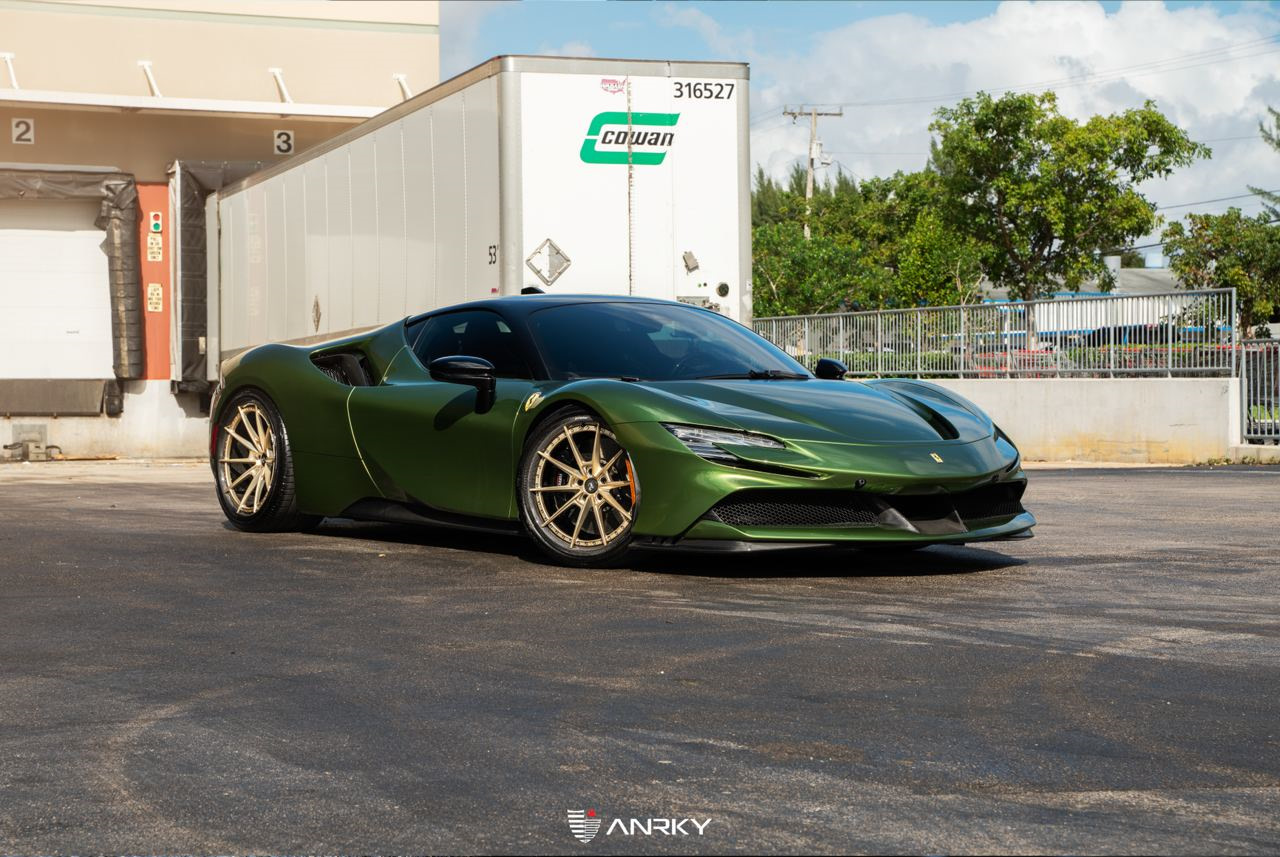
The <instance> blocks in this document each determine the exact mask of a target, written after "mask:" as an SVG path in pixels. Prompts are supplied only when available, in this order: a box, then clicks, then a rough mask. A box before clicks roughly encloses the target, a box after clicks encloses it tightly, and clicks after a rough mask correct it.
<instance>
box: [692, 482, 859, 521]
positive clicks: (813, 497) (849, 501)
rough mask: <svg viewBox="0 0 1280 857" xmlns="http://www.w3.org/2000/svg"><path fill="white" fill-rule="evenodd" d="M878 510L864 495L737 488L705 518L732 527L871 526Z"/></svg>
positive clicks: (840, 492)
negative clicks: (738, 489) (737, 489)
mask: <svg viewBox="0 0 1280 857" xmlns="http://www.w3.org/2000/svg"><path fill="white" fill-rule="evenodd" d="M878 514H879V509H878V507H877V506H876V503H875V500H874V499H873V498H871V497H870V496H868V495H866V494H854V493H851V492H843V491H771V490H749V491H739V492H737V493H736V494H731V495H730V496H728V497H726V498H725V499H723V500H721V501H720V502H719V503H717V504H716V505H715V507H714V508H713V509H712V510H711V511H710V512H709V513H708V517H710V518H712V519H714V520H717V521H723V522H724V523H726V524H729V525H730V526H733V527H874V526H875V525H876V522H877V515H878Z"/></svg>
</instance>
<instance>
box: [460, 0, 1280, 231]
mask: <svg viewBox="0 0 1280 857" xmlns="http://www.w3.org/2000/svg"><path fill="white" fill-rule="evenodd" d="M440 32H441V73H442V76H443V77H449V76H452V75H454V74H457V73H459V72H461V71H464V70H466V69H467V68H469V67H471V66H473V65H475V64H477V63H479V62H482V61H483V60H485V59H487V58H489V57H491V56H495V55H498V54H504V53H526V54H561V55H579V56H597V57H626V58H642V59H702V60H737V61H744V62H748V63H750V65H751V112H752V117H753V119H752V135H751V155H752V160H753V161H754V162H756V163H758V164H760V165H761V166H763V167H764V168H765V169H766V170H767V171H768V172H770V173H772V174H774V175H777V176H781V175H784V174H785V173H786V172H787V171H788V170H789V169H790V168H791V166H792V165H793V164H795V163H797V162H801V161H802V160H803V158H804V154H805V152H806V150H807V143H808V140H807V133H806V130H807V129H805V128H801V127H798V126H794V125H793V124H792V123H791V122H790V121H788V120H787V119H786V117H785V116H782V115H781V114H782V108H783V107H784V106H786V105H791V104H799V103H820V104H835V103H844V104H849V105H851V106H849V107H847V108H846V110H845V116H844V117H843V118H841V119H833V120H824V121H823V122H822V125H821V128H820V132H821V136H822V138H823V141H824V144H825V148H826V151H827V152H829V153H831V154H832V155H833V157H835V159H836V161H837V164H838V166H839V167H840V168H842V169H844V170H845V171H847V172H851V173H853V174H854V175H855V176H858V177H866V176H871V175H888V174H891V173H893V172H894V171H895V170H914V169H919V168H920V167H922V166H923V165H924V161H925V153H926V152H927V151H928V148H929V133H928V125H929V122H930V120H931V118H932V112H933V111H934V110H935V109H937V108H938V107H939V106H943V105H945V104H947V103H952V102H954V101H955V100H956V99H955V98H954V97H948V96H950V95H951V94H953V93H964V92H972V91H975V90H978V89H982V90H986V91H990V92H993V93H996V94H999V93H1001V92H1002V91H1004V90H1005V89H1017V88H1026V89H1031V88H1037V89H1044V88H1053V89H1055V90H1056V91H1057V92H1058V96H1059V103H1060V106H1061V108H1062V110H1063V111H1064V112H1065V113H1067V114H1068V115H1071V116H1073V117H1076V118H1079V119H1084V118H1087V117H1088V116H1091V115H1094V114H1097V113H1112V112H1117V111H1120V110H1124V109H1127V108H1130V107H1137V106H1140V105H1141V104H1142V103H1143V102H1144V101H1146V100H1148V99H1150V100H1152V101H1154V102H1155V103H1156V105H1157V107H1159V108H1160V109H1161V110H1162V111H1164V112H1165V113H1166V115H1168V116H1170V118H1172V119H1173V120H1174V121H1175V122H1177V123H1178V124H1179V125H1181V126H1182V127H1184V128H1186V129H1187V130H1188V131H1189V132H1190V133H1191V134H1192V136H1193V137H1194V138H1196V139H1197V140H1201V141H1206V142H1209V144H1210V145H1211V146H1212V147H1213V149H1214V157H1213V158H1212V160H1209V161H1204V162H1201V163H1199V164H1197V165H1195V166H1194V167H1191V168H1188V169H1185V170H1181V171H1179V172H1177V173H1175V175H1174V176H1172V177H1171V178H1170V179H1168V180H1163V181H1156V182H1151V183H1149V184H1148V185H1147V186H1145V187H1144V191H1145V192H1147V194H1148V196H1149V197H1150V198H1152V199H1153V200H1155V201H1156V202H1157V203H1159V204H1161V205H1166V206H1182V204H1183V203H1186V202H1196V201H1199V200H1208V199H1213V198H1217V197H1223V196H1229V195H1235V194H1239V193H1245V192H1246V191H1247V188H1246V185H1250V184H1251V185H1255V186H1262V187H1267V188H1280V156H1278V155H1276V154H1275V153H1274V152H1272V151H1271V150H1270V149H1268V148H1267V147H1266V146H1265V145H1264V144H1262V143H1261V142H1260V140H1259V139H1258V135H1257V126H1258V122H1259V121H1260V120H1261V119H1263V118H1265V117H1266V107H1267V106H1268V105H1270V106H1273V107H1277V108H1280V3H1277V2H1222V3H1213V2H1177V0H1165V2H1160V0H1144V2H1120V0H1106V2H1097V0H1053V1H1052V2H1048V0H1042V2H1036V3H1029V2H1021V0H1006V2H993V0H970V1H969V2H961V0H956V2H896V3H895V2H838V1H837V0H832V2H779V0H766V1H765V2H711V3H705V2H690V3H679V2H608V1H607V0H525V2H482V0H471V2H452V0H444V2H442V3H441V11H440ZM1046 81H1057V82H1058V83H1056V84H1054V85H1053V86H1052V87H1049V86H1039V87H1032V86H1031V85H1032V84H1036V83H1043V82H1046ZM933 96H937V97H936V98H935V97H933ZM895 100H896V102H897V103H892V102H895ZM903 100H914V101H915V102H916V103H902V102H903ZM867 102H873V103H870V104H868V103H867ZM886 102H890V103H886ZM1231 204H1232V202H1225V203H1217V204H1213V205H1208V204H1206V205H1205V206H1190V207H1185V206H1184V207H1181V208H1178V209H1177V210H1176V212H1175V211H1174V210H1172V209H1171V210H1170V216H1175V214H1176V215H1177V216H1180V215H1181V214H1183V213H1185V212H1186V211H1197V210H1210V211H1222V210H1225V208H1226V207H1227V206H1228V205H1231ZM1235 204H1238V205H1241V206H1242V208H1243V209H1244V211H1245V212H1246V213H1253V212H1255V211H1256V210H1258V209H1259V207H1260V206H1259V205H1258V204H1257V202H1256V200H1242V201H1237V202H1235Z"/></svg>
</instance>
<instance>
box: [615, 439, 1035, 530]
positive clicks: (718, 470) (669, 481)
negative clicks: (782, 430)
mask: <svg viewBox="0 0 1280 857" xmlns="http://www.w3.org/2000/svg"><path fill="white" fill-rule="evenodd" d="M615 431H616V432H617V434H618V436H619V440H620V441H621V442H622V444H623V445H624V446H625V447H626V448H627V450H628V451H629V453H630V454H631V457H632V461H633V463H634V464H635V469H636V477H637V481H638V483H639V484H638V488H639V491H640V496H641V500H640V503H639V508H640V513H639V515H638V516H637V519H636V525H635V533H636V535H637V536H638V537H641V538H642V539H644V540H645V541H646V542H648V543H650V544H657V545H660V544H675V543H677V542H690V543H693V542H711V541H725V542H759V543H765V542H776V543H779V544H783V543H787V544H833V543H848V542H880V543H924V544H946V543H963V542H972V541H985V540H991V539H1000V538H1010V537H1017V536H1019V535H1021V534H1024V533H1029V531H1030V528H1031V527H1033V526H1035V523H1036V520H1035V518H1034V517H1033V516H1032V515H1031V514H1030V513H1029V512H1027V511H1026V510H1025V509H1023V508H1022V507H1021V505H1020V504H1019V503H1018V502H1017V501H1018V500H1019V499H1020V497H1021V493H1022V491H1021V489H1022V487H1023V486H1024V485H1025V483H1026V477H1025V476H1024V475H1023V473H1022V470H1021V468H1020V466H1019V461H1018V459H1017V454H1016V451H1014V450H1013V449H1012V447H1009V446H1008V445H1007V444H1002V443H997V441H996V440H995V439H994V438H984V439H982V440H979V441H974V442H968V443H965V442H958V441H939V442H937V443H934V444H919V443H910V444H875V445H872V444H834V443H801V442H793V441H788V442H787V448H786V449H784V450H772V449H747V448H734V449H733V451H734V452H735V453H737V454H739V455H740V456H742V459H743V461H742V466H736V465H725V464H718V463H715V462H711V461H707V460H705V459H702V458H699V457H698V456H696V455H694V454H693V453H692V452H690V451H689V450H688V449H687V448H686V447H685V446H684V445H683V444H682V443H681V442H680V441H678V440H677V439H676V438H675V437H673V436H672V435H671V433H670V432H668V431H667V430H666V429H665V428H663V427H662V426H661V425H660V424H658V423H650V422H643V423H641V422H637V423H624V424H620V425H617V426H616V427H615ZM984 491H996V492H1000V491H1005V492H1007V493H1009V494H1011V495H1013V500H1014V502H1013V503H1012V505H1009V504H1005V505H1003V506H1000V507H999V508H988V509H985V510H975V509H974V508H973V504H972V503H969V504H968V505H967V506H966V504H965V503H964V502H959V501H960V500H961V498H963V497H966V496H970V497H971V496H975V495H976V494H980V493H981V492H984ZM775 492H776V493H775ZM799 495H804V496H807V497H810V498H831V499H832V500H833V501H836V502H839V503H854V504H856V503H862V504H864V505H865V506H866V511H865V513H863V514H861V515H859V516H856V517H858V520H857V521H856V522H853V521H851V522H850V525H848V526H844V525H841V524H840V523H839V522H838V517H837V521H836V523H834V524H833V523H832V521H830V520H828V521H825V522H818V521H816V520H815V521H814V523H816V524H819V525H816V526H815V525H812V524H810V523H809V521H808V520H807V519H806V518H805V516H804V515H803V514H801V515H799V516H796V515H792V516H790V518H789V519H788V520H785V521H783V520H774V521H770V520H767V516H765V518H762V519H760V520H754V521H745V522H744V520H742V519H741V518H738V519H733V518H731V517H727V516H723V515H721V514H717V508H718V506H719V504H721V503H722V501H727V500H729V499H730V498H734V497H747V496H750V497H752V498H761V497H763V498H766V499H767V498H769V497H777V498H790V497H796V496H799ZM837 498H839V499H837ZM952 498H955V499H956V500H957V501H958V502H957V503H955V504H953V503H951V499H952ZM719 508H721V509H723V507H722V506H720V507H719ZM993 511H994V512H999V514H987V512H993ZM961 513H963V514H961ZM828 517H830V516H828Z"/></svg>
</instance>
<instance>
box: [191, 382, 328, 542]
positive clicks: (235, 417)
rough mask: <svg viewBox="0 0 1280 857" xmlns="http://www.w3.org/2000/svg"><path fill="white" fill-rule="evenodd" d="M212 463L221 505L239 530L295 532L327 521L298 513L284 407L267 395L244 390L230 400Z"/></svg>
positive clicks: (224, 413) (218, 433) (215, 443)
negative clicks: (282, 410) (278, 406)
mask: <svg viewBox="0 0 1280 857" xmlns="http://www.w3.org/2000/svg"><path fill="white" fill-rule="evenodd" d="M246 422H248V423H249V425H248V426H246ZM268 434H269V437H267V435H268ZM211 459H212V461H211V463H212V465H213V473H214V481H215V482H216V483H217V492H218V504H219V505H220V506H222V512H223V514H224V515H226V516H227V520H228V521H230V522H231V526H233V527H235V528H236V529H238V530H244V531H246V532H252V533H278V532H292V531H296V530H304V529H310V528H314V527H315V526H316V525H317V524H319V523H320V521H321V520H322V519H321V518H320V516H318V515H304V514H303V513H301V512H299V511H298V498H297V494H296V492H295V490H294V473H293V454H292V451H291V450H290V447H289V434H288V432H287V431H286V430H285V425H284V420H283V419H282V418H281V417H280V409H279V408H277V407H276V405H275V402H273V401H271V399H270V398H268V397H267V395H266V394H265V393H262V392H260V391H258V390H252V389H250V390H241V391H240V392H238V393H236V394H235V395H234V396H232V397H231V399H230V400H228V401H227V403H226V405H225V406H224V407H223V408H222V410H221V414H220V415H219V417H218V429H217V433H216V435H215V437H214V442H213V451H212V453H211ZM255 461H256V462H257V463H254V462H255ZM255 468H256V469H257V474H256V475H255V473H254V470H255ZM250 486H253V487H252V488H251V487H250ZM250 492H252V493H250Z"/></svg>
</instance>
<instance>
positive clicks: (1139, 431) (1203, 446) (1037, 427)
mask: <svg viewBox="0 0 1280 857" xmlns="http://www.w3.org/2000/svg"><path fill="white" fill-rule="evenodd" d="M931 380H934V381H935V383H938V384H940V385H941V386H943V387H946V388H947V389H948V390H953V391H954V392H956V393H959V394H960V395H961V396H964V397H965V398H966V399H969V400H970V401H972V402H974V403H975V404H977V405H978V406H980V407H981V408H983V409H984V410H985V411H986V412H987V413H988V414H990V415H991V418H992V419H993V420H995V421H996V424H997V425H999V426H1000V427H1001V428H1002V429H1004V430H1005V431H1006V432H1008V434H1009V436H1010V437H1011V438H1013V440H1014V442H1015V443H1016V444H1017V445H1018V448H1019V449H1020V450H1021V451H1022V455H1023V457H1024V458H1026V459H1027V460H1029V461H1121V462H1124V461H1127V462H1135V463H1161V464H1194V463H1196V462H1203V461H1209V460H1210V459H1218V458H1225V457H1228V456H1230V455H1232V454H1233V453H1232V450H1233V448H1235V447H1236V445H1237V444H1239V443H1240V440H1239V438H1240V379H1239V378H990V379H973V380H970V379H965V380H958V379H931Z"/></svg>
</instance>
